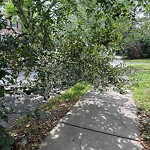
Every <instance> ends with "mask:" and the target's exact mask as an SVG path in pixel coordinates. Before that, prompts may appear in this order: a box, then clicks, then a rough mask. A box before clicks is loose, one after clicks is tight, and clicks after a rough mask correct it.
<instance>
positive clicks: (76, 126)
mask: <svg viewBox="0 0 150 150" xmlns="http://www.w3.org/2000/svg"><path fill="white" fill-rule="evenodd" d="M61 123H63V124H65V125H68V126H72V127H75V128H80V129H84V130H88V131H92V132H97V133H101V134H105V135H110V136H114V137H118V138H123V139H127V140H133V141H138V142H139V141H140V140H137V139H134V138H129V137H125V136H120V135H116V134H111V133H107V132H103V131H98V130H94V129H90V128H86V127H81V126H78V125H73V124H70V123H66V122H63V121H61Z"/></svg>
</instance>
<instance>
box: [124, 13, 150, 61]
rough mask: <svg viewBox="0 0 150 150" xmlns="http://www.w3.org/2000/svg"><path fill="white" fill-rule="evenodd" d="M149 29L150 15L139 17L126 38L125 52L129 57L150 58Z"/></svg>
mask: <svg viewBox="0 0 150 150" xmlns="http://www.w3.org/2000/svg"><path fill="white" fill-rule="evenodd" d="M149 31H150V21H149V16H144V17H142V18H137V24H136V25H135V27H134V28H133V30H132V32H131V33H130V35H129V37H128V38H127V40H126V46H125V53H126V55H127V57H128V58H130V59H137V58H150V42H149V41H150V36H149Z"/></svg>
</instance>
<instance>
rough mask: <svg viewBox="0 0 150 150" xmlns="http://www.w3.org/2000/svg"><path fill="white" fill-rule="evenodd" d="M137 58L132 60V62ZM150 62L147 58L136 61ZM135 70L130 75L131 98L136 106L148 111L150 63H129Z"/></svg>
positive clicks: (149, 107)
mask: <svg viewBox="0 0 150 150" xmlns="http://www.w3.org/2000/svg"><path fill="white" fill-rule="evenodd" d="M134 61H135V62H137V60H132V62H134ZM144 61H145V62H150V59H147V60H138V62H144ZM129 66H132V67H133V68H135V69H136V70H137V72H136V73H135V74H133V75H131V76H130V79H131V80H132V81H133V84H132V86H131V91H132V94H133V98H134V100H135V102H136V104H137V105H138V106H140V107H141V108H142V109H144V110H148V111H150V63H145V64H144V63H138V64H130V65H129Z"/></svg>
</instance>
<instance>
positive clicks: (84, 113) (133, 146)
mask: <svg viewBox="0 0 150 150" xmlns="http://www.w3.org/2000/svg"><path fill="white" fill-rule="evenodd" d="M139 134H140V132H139V128H138V119H137V116H136V107H135V104H134V101H133V99H132V97H131V95H121V94H119V93H116V92H113V91H112V92H109V93H105V94H101V93H100V92H97V91H94V90H93V91H90V92H88V93H87V94H85V95H84V96H83V97H82V98H81V100H80V101H78V102H77V103H76V105H75V106H74V107H73V108H72V109H71V111H70V112H68V114H67V115H66V116H65V117H64V118H63V119H61V121H60V123H59V124H58V125H57V126H56V127H55V128H54V129H53V130H52V131H51V132H50V134H49V136H48V137H47V138H46V140H45V142H43V144H42V148H41V149H42V150H49V149H51V150H120V149H121V150H141V149H142V146H141V145H140V142H139Z"/></svg>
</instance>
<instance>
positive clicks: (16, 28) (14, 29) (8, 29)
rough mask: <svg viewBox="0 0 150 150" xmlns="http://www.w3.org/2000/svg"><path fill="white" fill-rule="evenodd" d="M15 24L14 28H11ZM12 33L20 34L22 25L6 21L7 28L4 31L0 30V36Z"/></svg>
mask: <svg viewBox="0 0 150 150" xmlns="http://www.w3.org/2000/svg"><path fill="white" fill-rule="evenodd" d="M15 24H17V25H16V26H13V25H15ZM14 31H15V32H16V33H17V34H20V33H21V31H22V25H21V23H20V22H17V21H16V22H11V21H10V20H7V27H6V28H5V29H2V30H0V34H1V35H6V34H13V33H14Z"/></svg>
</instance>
